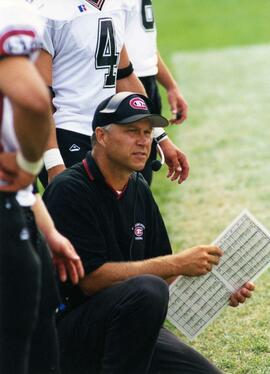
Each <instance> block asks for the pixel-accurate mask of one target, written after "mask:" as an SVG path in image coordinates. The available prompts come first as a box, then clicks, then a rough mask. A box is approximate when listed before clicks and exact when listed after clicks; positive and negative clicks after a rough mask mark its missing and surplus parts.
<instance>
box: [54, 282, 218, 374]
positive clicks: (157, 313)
mask: <svg viewBox="0 0 270 374" xmlns="http://www.w3.org/2000/svg"><path fill="white" fill-rule="evenodd" d="M168 297H169V293H168V286H167V284H166V283H165V282H164V281H163V280H162V279H161V278H159V277H156V276H151V275H143V276H138V277H133V278H130V279H129V280H126V281H124V282H121V283H119V284H116V285H114V286H112V287H110V288H108V289H105V290H103V291H101V292H99V293H97V294H96V295H94V296H92V297H90V298H89V299H88V300H87V301H86V302H85V303H84V304H82V305H80V306H79V307H77V308H75V309H74V310H73V311H71V312H69V313H68V314H67V315H65V316H63V317H62V318H61V319H60V321H59V322H58V324H57V328H58V334H59V341H60V352H61V353H60V357H61V370H62V374H89V373H91V374H96V373H102V374H116V373H117V374H144V373H149V374H150V373H151V374H176V373H177V374H180V373H185V374H189V373H197V374H198V373H200V374H214V373H215V374H217V373H220V371H219V370H218V369H216V368H215V367H214V366H213V365H212V364H211V363H209V362H208V361H207V360H206V359H205V358H203V357H202V356H201V355H200V354H199V353H197V352H196V351H194V350H193V349H192V348H190V347H188V346H186V345H185V344H184V343H182V342H180V341H179V340H178V339H177V338H176V337H175V336H174V335H173V334H171V333H170V332H169V331H168V330H166V329H164V328H163V327H162V325H163V322H164V319H165V317H166V313H167V305H168Z"/></svg>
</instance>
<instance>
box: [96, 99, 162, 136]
mask: <svg viewBox="0 0 270 374" xmlns="http://www.w3.org/2000/svg"><path fill="white" fill-rule="evenodd" d="M151 107H152V102H151V100H150V99H149V98H148V97H146V96H144V95H141V94H136V93H133V92H119V93H117V94H115V95H113V96H110V97H108V98H107V99H105V100H103V101H102V102H101V103H100V104H99V105H98V107H97V109H96V111H95V114H94V118H93V122H92V127H93V131H95V129H96V128H97V127H104V126H107V125H110V124H112V123H114V124H118V125H125V124H129V123H133V122H136V121H140V120H142V119H145V118H147V119H148V120H149V122H150V123H151V125H152V126H153V127H166V126H168V125H169V122H168V120H167V119H166V118H165V117H163V116H160V115H158V114H152V113H151Z"/></svg>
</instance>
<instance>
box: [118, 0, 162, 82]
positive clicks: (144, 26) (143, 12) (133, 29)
mask: <svg viewBox="0 0 270 374" xmlns="http://www.w3.org/2000/svg"><path fill="white" fill-rule="evenodd" d="M125 44H126V47H127V51H128V55H129V58H130V60H131V61H132V64H133V67H134V71H135V73H136V74H137V76H138V77H148V76H151V75H156V74H157V72H158V68H157V61H158V60H157V31H156V25H155V20H154V13H153V8H152V1H151V0H137V2H136V10H135V12H134V13H133V14H132V15H131V17H130V19H129V20H128V27H127V32H126V38H125Z"/></svg>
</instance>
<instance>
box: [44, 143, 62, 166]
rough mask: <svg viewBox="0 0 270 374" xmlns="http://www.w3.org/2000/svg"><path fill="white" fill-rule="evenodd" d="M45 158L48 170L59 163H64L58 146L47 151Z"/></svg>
mask: <svg viewBox="0 0 270 374" xmlns="http://www.w3.org/2000/svg"><path fill="white" fill-rule="evenodd" d="M43 160H44V164H45V168H46V170H49V169H51V168H53V167H54V166H57V165H64V161H63V158H62V156H61V153H60V151H59V149H58V148H52V149H49V150H48V151H46V152H45V153H44V155H43Z"/></svg>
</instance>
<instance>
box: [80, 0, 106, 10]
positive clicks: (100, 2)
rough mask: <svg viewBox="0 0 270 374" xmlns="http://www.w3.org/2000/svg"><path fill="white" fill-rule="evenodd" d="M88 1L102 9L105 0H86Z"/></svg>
mask: <svg viewBox="0 0 270 374" xmlns="http://www.w3.org/2000/svg"><path fill="white" fill-rule="evenodd" d="M85 1H86V2H87V3H89V4H91V5H93V6H94V7H95V8H97V9H99V10H101V9H102V7H103V4H104V3H105V0H85Z"/></svg>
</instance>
